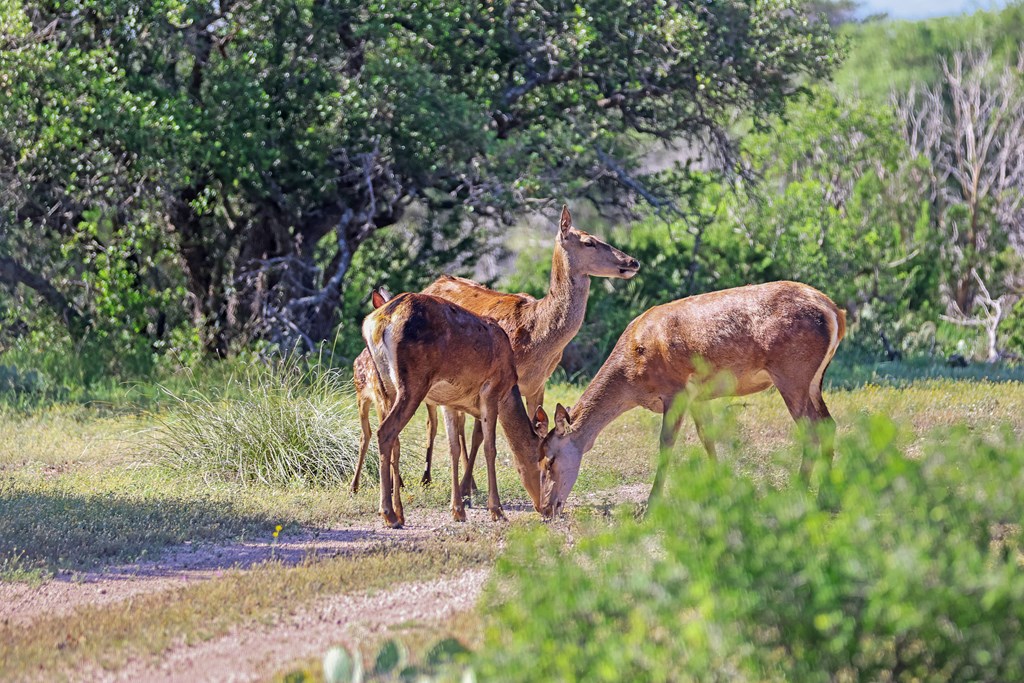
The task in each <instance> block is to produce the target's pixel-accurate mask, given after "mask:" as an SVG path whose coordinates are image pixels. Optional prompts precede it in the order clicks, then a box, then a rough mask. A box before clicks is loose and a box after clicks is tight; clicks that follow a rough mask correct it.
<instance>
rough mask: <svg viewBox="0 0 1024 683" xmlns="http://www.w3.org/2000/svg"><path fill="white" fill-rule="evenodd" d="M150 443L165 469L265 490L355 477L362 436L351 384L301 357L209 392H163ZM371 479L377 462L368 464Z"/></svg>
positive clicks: (254, 369) (252, 370)
mask: <svg viewBox="0 0 1024 683" xmlns="http://www.w3.org/2000/svg"><path fill="white" fill-rule="evenodd" d="M166 391H167V393H168V395H169V396H170V397H171V399H172V404H173V406H172V408H171V410H170V411H169V412H168V413H167V414H165V415H162V416H160V417H158V427H157V429H156V430H155V431H154V432H153V434H152V445H153V447H154V448H155V450H156V451H157V453H158V455H159V457H160V460H161V461H162V462H163V463H165V464H167V465H168V466H170V467H172V468H174V469H179V470H185V471H187V472H195V473H197V474H202V476H204V477H207V478H216V479H222V480H231V481H237V482H240V483H244V484H266V485H271V486H281V485H287V486H294V485H299V486H338V485H341V484H345V483H347V482H348V480H349V479H350V478H351V477H352V473H353V472H354V471H355V466H356V461H357V459H358V455H359V442H360V439H361V431H360V428H359V416H358V413H357V409H356V406H355V397H354V392H353V390H352V385H351V383H350V382H349V381H348V380H347V379H345V378H344V377H342V376H341V375H340V374H339V372H338V371H337V370H325V369H322V368H320V367H318V366H313V367H306V366H305V365H304V364H303V362H302V361H301V360H300V359H284V360H281V361H277V362H274V363H271V364H269V365H264V364H255V365H252V366H250V367H248V368H245V369H243V370H242V371H241V372H240V373H239V374H237V375H233V376H232V377H229V378H228V380H227V381H226V382H225V383H224V384H222V385H221V386H219V387H217V388H215V389H213V388H209V387H202V386H194V387H193V388H192V389H191V390H190V391H188V392H186V393H182V394H178V393H174V392H172V391H170V390H166ZM366 467H367V468H368V471H367V472H365V473H364V474H366V475H368V476H370V477H373V476H374V475H375V473H376V468H377V461H376V459H374V458H367V463H366Z"/></svg>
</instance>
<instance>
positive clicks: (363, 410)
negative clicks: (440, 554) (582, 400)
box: [352, 206, 640, 496]
mask: <svg viewBox="0 0 1024 683" xmlns="http://www.w3.org/2000/svg"><path fill="white" fill-rule="evenodd" d="M639 268H640V262H639V261H637V260H636V259H635V258H633V257H632V256H630V255H628V254H626V253H623V252H621V251H619V250H618V249H616V248H615V247H613V246H611V245H609V244H608V243H607V242H603V241H601V240H599V239H598V238H596V237H594V236H593V235H591V234H589V233H587V232H584V231H582V230H580V229H578V228H575V227H573V224H572V215H571V214H570V213H569V207H567V206H563V207H562V215H561V218H560V220H559V224H558V235H557V236H556V238H555V248H554V252H553V253H552V255H551V282H550V286H549V288H548V293H547V296H545V297H544V298H543V299H535V298H533V297H532V296H530V295H528V294H503V293H501V292H495V291H494V290H492V289H488V288H486V287H483V286H482V285H479V284H477V283H475V282H473V281H472V280H467V279H465V278H459V277H451V276H448V275H444V276H441V277H440V278H438V279H437V280H436V281H434V282H433V283H432V284H431V285H430V286H429V287H427V288H426V289H425V290H423V293H424V294H432V295H434V296H438V297H441V298H442V299H447V300H448V301H452V302H454V303H456V304H458V305H460V306H462V307H463V308H465V309H467V310H469V311H471V312H473V313H476V314H477V315H483V316H487V317H489V318H493V319H494V320H495V321H497V323H498V324H499V325H501V327H502V329H504V330H505V332H506V333H507V334H508V336H509V340H510V341H511V342H512V351H513V353H514V354H515V364H516V372H517V374H518V375H519V389H520V391H521V392H522V394H523V396H525V397H526V412H527V414H529V415H533V414H535V413H536V411H537V409H538V408H540V406H541V404H542V403H543V402H544V384H545V383H546V382H547V381H548V377H550V376H551V373H553V372H554V371H555V368H556V367H557V366H558V363H559V361H561V359H562V351H563V350H564V349H565V346H566V344H568V343H569V342H570V341H571V340H572V338H573V337H575V336H576V333H577V332H579V330H580V326H581V325H582V324H583V317H584V315H585V314H586V312H587V299H588V297H589V296H590V277H591V276H594V277H614V278H622V279H624V280H628V279H629V278H631V277H633V276H634V275H636V273H637V271H638V270H639ZM370 366H372V361H371V360H370V356H369V353H368V352H367V351H365V350H364V351H363V352H362V353H361V354H359V356H358V357H357V358H356V360H355V363H354V365H353V370H354V377H355V384H356V392H357V396H358V397H360V398H359V418H360V422H361V424H362V429H363V442H362V445H361V446H360V449H359V450H360V457H359V466H358V467H357V468H356V474H355V477H354V478H353V480H352V490H353V492H354V491H356V490H358V488H359V475H360V472H361V469H362V462H363V455H364V454H365V453H366V449H367V448H368V446H369V443H370V412H369V411H370V403H371V402H372V400H373V399H372V394H371V392H370V391H369V388H368V387H367V386H366V384H365V383H362V384H361V382H362V380H361V375H365V374H366V372H367V368H368V367H370ZM463 422H464V416H462V415H460V423H463ZM427 424H428V434H427V458H426V469H425V471H424V473H423V477H422V479H421V482H422V483H423V485H424V486H426V485H428V484H430V467H431V460H432V457H433V452H434V438H435V436H436V435H437V410H436V408H435V407H434V406H433V405H431V404H430V403H429V401H428V402H427ZM457 433H458V437H459V440H460V447H461V448H462V451H463V452H464V453H466V452H467V451H468V457H467V458H466V459H465V460H464V461H463V464H464V465H465V468H466V473H465V475H464V477H463V480H462V487H461V488H462V495H463V496H469V494H470V490H471V488H475V486H474V484H473V464H474V462H475V460H476V454H477V450H478V449H479V447H480V443H481V441H482V439H483V433H482V431H481V429H480V425H479V423H477V425H476V427H475V428H474V431H473V441H472V447H471V448H470V449H466V447H465V442H466V438H465V430H464V429H457Z"/></svg>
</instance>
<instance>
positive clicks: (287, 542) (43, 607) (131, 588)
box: [0, 484, 648, 626]
mask: <svg viewBox="0 0 1024 683" xmlns="http://www.w3.org/2000/svg"><path fill="white" fill-rule="evenodd" d="M647 491H648V487H647V485H646V484H629V485H624V486H620V487H618V488H617V489H613V490H610V491H606V492H601V493H592V494H589V495H587V496H586V497H585V499H584V500H583V501H582V502H583V503H584V504H585V505H593V506H597V507H604V506H614V505H618V504H621V503H629V502H642V501H644V500H646V496H647ZM505 510H506V513H507V514H508V516H509V518H510V519H515V518H517V517H529V516H531V515H532V514H533V512H532V508H530V507H528V506H526V505H524V504H518V505H517V504H513V505H506V508H505ZM469 514H470V521H469V523H470V524H476V523H481V522H482V523H490V522H487V521H486V518H485V515H486V511H484V510H483V509H482V508H473V509H470V510H469ZM478 516H479V519H477V517H478ZM409 517H410V519H409V524H408V525H407V526H406V528H405V529H402V530H399V531H394V530H388V529H385V528H383V526H382V525H381V524H380V522H379V521H378V520H377V519H376V517H372V518H370V517H368V518H365V519H359V520H353V521H352V524H351V526H348V527H345V528H335V529H320V530H309V531H306V532H303V533H300V534H296V535H293V536H282V537H281V538H280V539H279V540H278V542H277V543H274V542H272V541H268V540H253V541H245V542H240V543H231V544H219V545H218V544H202V545H192V544H189V543H186V544H184V545H181V546H175V547H172V548H168V549H166V550H165V551H163V552H162V553H161V555H160V558H159V559H158V560H155V561H151V562H139V563H136V564H132V565H120V566H112V567H105V568H103V569H101V570H96V571H90V572H82V573H77V574H74V575H73V576H70V577H65V576H61V577H58V578H56V579H53V580H51V581H48V582H45V583H43V584H41V585H38V586H32V585H28V584H24V583H5V582H0V624H8V625H11V626H25V625H28V624H30V623H32V622H33V621H35V620H36V619H38V618H41V617H47V618H52V617H61V616H65V615H68V614H71V613H73V612H74V611H75V610H77V609H78V608H80V607H82V606H83V605H92V606H96V605H99V606H103V605H109V604H116V603H118V602H122V601H124V600H128V599H130V598H133V597H136V596H139V595H148V594H150V593H156V592H160V591H165V590H170V589H172V588H177V587H179V586H182V585H185V584H189V583H192V582H196V581H205V580H209V579H212V578H217V577H218V576H220V575H221V574H222V573H223V572H224V571H225V570H228V569H251V568H253V567H256V566H258V565H260V564H262V563H264V562H267V561H270V560H274V561H278V562H284V563H286V564H292V565H295V564H300V563H302V562H304V561H306V560H308V559H310V558H311V557H321V558H325V557H334V556H337V555H340V554H346V553H348V554H350V553H354V552H360V551H365V550H369V549H372V548H374V547H379V546H380V545H383V544H386V545H395V544H398V545H413V544H416V543H420V542H423V541H427V540H430V539H431V538H434V537H435V536H436V535H437V534H438V533H439V532H441V531H442V530H444V529H446V528H449V527H450V526H452V525H453V524H454V523H453V522H452V521H451V517H450V516H449V514H448V512H447V511H444V510H432V509H415V510H412V511H410V515H409Z"/></svg>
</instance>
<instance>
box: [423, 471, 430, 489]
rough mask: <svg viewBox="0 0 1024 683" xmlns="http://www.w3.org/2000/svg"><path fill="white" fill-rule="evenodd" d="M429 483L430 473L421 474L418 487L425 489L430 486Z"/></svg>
mask: <svg viewBox="0 0 1024 683" xmlns="http://www.w3.org/2000/svg"><path fill="white" fill-rule="evenodd" d="M431 481H432V480H431V479H430V472H424V473H423V478H422V479H420V486H422V487H423V488H426V487H428V486H430V483H431Z"/></svg>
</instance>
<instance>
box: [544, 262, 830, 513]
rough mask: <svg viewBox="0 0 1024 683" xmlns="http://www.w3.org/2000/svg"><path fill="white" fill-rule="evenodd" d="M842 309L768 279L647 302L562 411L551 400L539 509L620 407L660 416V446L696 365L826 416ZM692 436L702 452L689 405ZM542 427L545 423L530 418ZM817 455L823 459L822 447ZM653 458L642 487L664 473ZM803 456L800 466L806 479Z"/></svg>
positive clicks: (572, 478)
mask: <svg viewBox="0 0 1024 683" xmlns="http://www.w3.org/2000/svg"><path fill="white" fill-rule="evenodd" d="M845 333H846V313H845V312H844V311H843V310H842V309H840V308H838V307H837V306H836V305H835V304H834V303H833V302H832V300H831V299H829V298H828V297H827V296H825V295H824V294H822V293H821V292H819V291H818V290H816V289H814V288H813V287H809V286H807V285H803V284H800V283H797V282H771V283H768V284H763V285H750V286H747V287H737V288H735V289H726V290H723V291H720V292H712V293H710V294H701V295H699V296H692V297H688V298H686V299H680V300H678V301H673V302H672V303H668V304H664V305H661V306H655V307H654V308H651V309H649V310H648V311H646V312H644V313H642V314H641V315H639V316H638V317H637V318H635V319H634V320H633V322H631V323H630V324H629V326H628V327H627V328H626V330H625V331H624V332H623V333H622V336H620V337H619V340H618V342H616V344H615V348H614V349H613V350H612V353H611V355H610V356H609V357H608V360H607V361H605V363H604V365H603V366H601V369H600V370H599V371H598V373H597V375H596V376H595V377H594V380H593V381H592V382H591V383H590V385H589V386H588V387H587V389H586V390H585V391H584V392H583V395H582V396H581V397H580V400H579V401H578V402H577V403H576V405H575V406H573V408H572V411H571V413H570V412H569V411H567V410H566V409H565V408H564V407H563V406H562V405H561V404H559V405H558V406H557V408H556V410H555V428H554V429H553V430H551V431H550V432H549V433H547V434H546V436H545V438H544V441H543V442H542V444H541V449H540V456H541V457H540V460H539V462H538V467H539V469H540V472H541V475H540V479H541V514H543V515H544V516H547V517H550V516H552V515H554V514H558V513H559V512H561V510H562V506H563V505H564V504H565V500H566V498H567V497H568V496H569V492H570V491H571V490H572V487H573V484H575V483H576V477H577V476H578V475H579V470H580V463H581V461H582V459H583V454H584V453H586V452H587V451H589V450H590V449H591V448H593V446H594V441H595V440H596V439H597V435H598V434H599V433H600V432H601V430H602V429H604V428H605V427H606V426H607V425H608V424H609V423H610V422H611V421H612V420H614V419H615V418H616V417H618V416H619V415H621V414H622V413H624V412H626V411H627V410H630V409H632V408H635V407H637V406H643V407H644V408H647V409H648V410H651V411H653V412H660V413H662V414H663V416H664V417H663V421H662V426H661V446H662V448H669V447H671V446H672V444H673V443H674V442H675V438H676V435H677V433H678V431H679V423H680V421H681V419H682V414H678V413H677V411H674V410H671V408H672V405H673V403H674V402H675V400H676V398H677V397H679V396H680V395H681V394H683V392H690V393H691V395H692V393H693V392H694V389H695V386H694V383H695V382H696V381H697V380H698V377H697V372H698V369H701V370H702V369H704V368H705V367H707V368H708V369H710V370H711V371H712V372H714V373H723V372H724V373H728V374H729V375H731V377H732V379H733V380H734V384H732V385H731V387H730V389H729V390H725V391H720V392H719V395H722V396H725V395H732V396H745V395H747V394H752V393H755V392H758V391H763V390H764V389H767V388H769V387H771V386H773V385H774V386H775V387H777V388H778V390H779V393H780V394H782V398H783V400H784V401H785V402H786V407H787V408H788V409H789V413H790V415H792V416H793V419H794V420H800V419H807V420H810V421H811V422H826V423H828V424H830V425H833V424H834V423H833V422H832V417H831V415H829V412H828V408H827V407H826V406H825V401H824V399H823V398H822V396H821V382H822V378H823V377H824V374H825V369H826V368H827V367H828V364H829V362H830V361H831V360H832V356H833V354H835V352H836V347H837V346H838V345H839V340H841V339H842V338H843V335H844V334H845ZM690 412H691V413H692V414H693V417H694V423H695V425H696V427H697V435H698V436H699V437H700V440H701V442H702V443H703V444H704V447H705V448H706V449H707V451H708V454H709V455H710V456H711V457H715V450H714V444H713V443H712V442H711V441H710V440H709V439H708V438H707V435H706V434H705V432H704V428H703V424H702V421H703V420H702V414H703V411H702V409H701V406H700V405H699V404H698V403H694V404H693V405H692V406H691V411H690ZM539 430H540V432H541V433H545V432H547V423H546V422H544V423H543V424H542V425H540V426H539ZM823 450H824V453H823V456H824V457H826V459H827V460H828V461H829V462H831V457H832V453H831V446H830V445H828V444H827V443H826V445H825V447H824V449H823ZM665 466H666V461H665V459H662V461H661V462H660V463H659V465H658V470H657V472H656V474H655V476H654V485H653V486H652V488H651V495H652V496H653V495H655V494H657V492H658V491H659V490H660V488H661V485H662V483H663V481H664V477H665V472H664V470H665ZM811 467H812V463H811V462H810V461H809V460H808V458H807V456H806V454H805V455H804V459H803V462H802V463H801V468H800V472H801V475H803V477H804V478H805V479H809V477H810V469H811Z"/></svg>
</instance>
